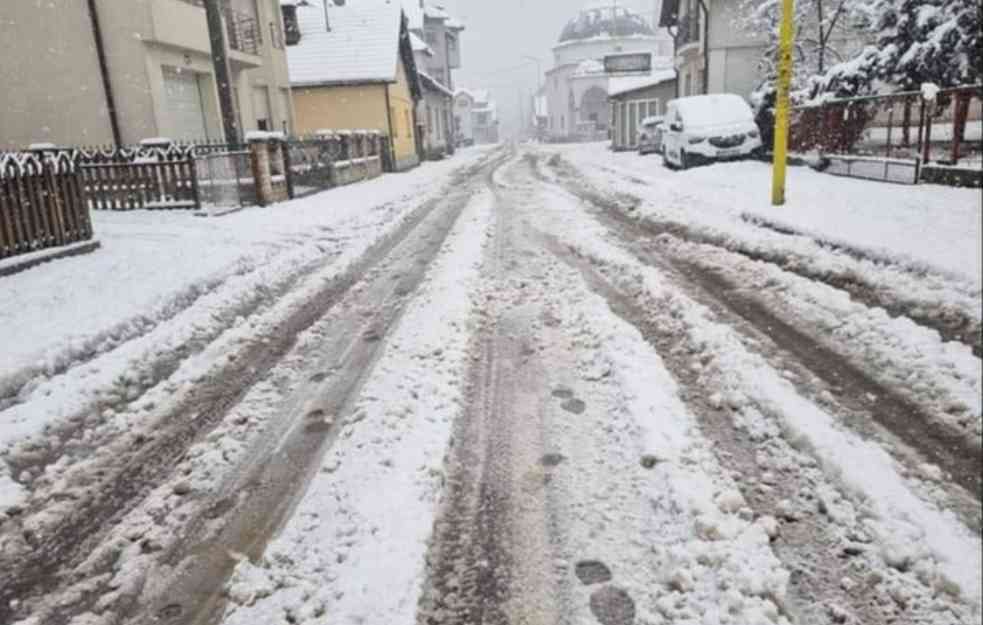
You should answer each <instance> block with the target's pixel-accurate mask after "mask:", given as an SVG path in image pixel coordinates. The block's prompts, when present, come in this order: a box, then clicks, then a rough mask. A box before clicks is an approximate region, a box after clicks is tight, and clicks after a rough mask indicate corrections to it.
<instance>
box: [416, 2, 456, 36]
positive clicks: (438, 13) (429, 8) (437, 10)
mask: <svg viewBox="0 0 983 625" xmlns="http://www.w3.org/2000/svg"><path fill="white" fill-rule="evenodd" d="M403 11H404V12H405V13H406V18H407V19H408V20H409V23H410V29H411V30H418V31H422V30H423V20H424V17H426V18H427V19H431V20H440V21H443V22H444V25H445V26H446V27H447V28H450V29H451V30H464V24H463V23H462V22H461V21H460V20H459V19H457V18H455V17H454V16H453V15H451V14H450V13H449V12H448V11H447V9H446V8H444V6H443V5H440V4H430V3H424V5H423V7H420V2H419V0H403Z"/></svg>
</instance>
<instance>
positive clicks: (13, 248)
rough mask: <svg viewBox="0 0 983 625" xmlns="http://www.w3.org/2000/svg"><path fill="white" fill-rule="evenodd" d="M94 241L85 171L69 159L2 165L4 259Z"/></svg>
mask: <svg viewBox="0 0 983 625" xmlns="http://www.w3.org/2000/svg"><path fill="white" fill-rule="evenodd" d="M91 238H92V221H91V220H90V218H89V209H88V202H87V199H86V196H85V187H84V185H83V184H82V177H81V172H79V170H78V168H77V167H76V166H75V165H74V163H72V162H71V161H70V160H68V159H63V158H49V159H42V158H40V157H35V156H29V157H26V158H22V159H14V158H9V159H2V162H0V258H8V257H11V256H16V255H18V254H26V253H28V252H34V251H37V250H41V249H45V248H50V247H58V246H62V245H68V244H70V243H75V242H78V241H86V240H88V239H91Z"/></svg>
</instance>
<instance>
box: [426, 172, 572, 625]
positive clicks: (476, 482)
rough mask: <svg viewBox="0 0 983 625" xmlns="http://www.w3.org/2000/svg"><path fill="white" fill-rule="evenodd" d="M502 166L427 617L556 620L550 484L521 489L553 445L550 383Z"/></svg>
mask: <svg viewBox="0 0 983 625" xmlns="http://www.w3.org/2000/svg"><path fill="white" fill-rule="evenodd" d="M500 171H501V169H498V170H496V171H495V172H494V173H493V175H492V176H490V177H489V180H488V185H489V186H490V187H491V188H492V189H493V191H494V193H495V204H496V215H497V220H496V228H495V244H494V248H493V250H492V251H491V259H490V260H489V261H486V266H488V267H489V273H490V275H489V276H487V277H486V278H485V280H486V281H487V282H490V284H491V285H492V286H489V287H487V291H488V295H487V298H488V307H489V310H488V313H487V316H486V318H485V322H484V327H483V328H481V330H480V331H479V335H478V339H477V340H476V346H475V357H474V361H475V363H476V366H475V367H474V368H473V370H472V372H471V376H470V377H471V379H470V382H469V390H468V396H469V402H468V407H467V408H466V410H465V413H464V414H463V415H462V416H461V418H460V419H459V420H458V422H457V424H456V426H455V436H454V441H455V442H454V447H453V449H452V452H451V458H450V462H449V467H448V471H449V477H448V488H447V494H446V495H445V499H444V503H443V504H442V506H441V510H440V511H439V513H438V518H437V520H436V522H435V525H434V535H433V538H432V540H431V548H430V553H429V555H428V557H427V562H428V579H427V582H426V585H425V589H424V593H423V598H422V600H421V605H420V608H419V611H418V615H417V623H418V624H419V625H458V624H459V623H475V624H478V623H487V624H488V625H508V624H509V623H516V622H541V623H550V622H559V615H560V613H561V610H562V609H563V606H561V605H560V604H559V603H558V598H559V597H561V594H560V591H559V590H558V588H557V586H556V584H555V580H554V579H553V577H552V575H551V573H552V558H551V557H550V555H549V554H550V545H551V543H552V539H551V536H550V529H549V528H550V523H549V521H548V518H547V517H548V515H549V512H548V511H547V503H546V500H545V499H544V498H543V497H542V495H543V492H542V488H543V484H542V482H540V483H539V484H532V483H529V484H527V486H529V487H530V489H531V490H528V491H523V490H522V485H523V484H526V482H525V477H526V476H527V475H528V471H529V469H530V467H534V466H537V463H538V461H539V459H540V458H542V457H543V454H544V453H545V452H544V450H543V447H542V441H541V438H540V434H541V428H542V420H543V418H544V416H543V410H542V404H543V398H545V397H548V389H546V388H538V386H537V385H538V384H540V385H541V384H542V382H543V381H544V378H545V376H543V375H541V374H542V371H541V369H542V365H541V363H536V362H535V356H534V353H535V350H534V348H532V347H531V344H532V342H533V338H532V337H531V336H530V327H531V325H532V324H531V323H530V319H529V318H528V316H527V315H528V309H527V307H525V306H524V302H523V301H522V300H523V298H522V296H521V294H520V295H518V296H516V298H515V299H512V295H513V294H512V293H510V292H509V291H510V290H509V289H508V287H507V285H506V282H507V281H508V279H509V276H510V274H511V271H510V269H511V267H512V266H513V265H512V263H515V262H516V260H515V255H516V254H517V252H516V250H515V249H514V246H513V237H514V235H513V230H514V228H515V227H516V225H515V224H514V223H513V220H512V218H511V213H512V210H511V208H510V207H507V206H505V204H504V203H505V202H507V201H508V200H507V199H506V198H504V197H503V195H502V189H503V188H507V186H506V185H507V183H504V182H502V181H501V179H500V178H499V176H498V173H499V172H500ZM531 360H532V361H533V362H532V363H531V362H530V361H531ZM530 387H532V389H533V390H532V391H531V390H530ZM537 388H538V390H539V391H540V392H539V393H538V394H537V393H536V392H535V389H537Z"/></svg>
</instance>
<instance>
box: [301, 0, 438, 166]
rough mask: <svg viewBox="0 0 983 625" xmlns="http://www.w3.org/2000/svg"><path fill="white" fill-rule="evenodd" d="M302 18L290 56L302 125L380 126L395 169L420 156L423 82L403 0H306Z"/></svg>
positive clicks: (306, 129) (307, 129) (308, 128)
mask: <svg viewBox="0 0 983 625" xmlns="http://www.w3.org/2000/svg"><path fill="white" fill-rule="evenodd" d="M296 20H297V21H296V35H297V41H296V44H294V45H291V46H290V48H289V51H288V60H289V64H290V83H291V85H292V88H293V96H294V105H295V108H296V112H297V122H296V125H297V130H298V132H300V133H302V134H308V133H316V132H318V131H319V130H378V131H380V132H382V133H383V134H385V135H387V136H388V137H390V143H391V146H392V151H393V154H392V156H393V164H394V166H395V168H396V169H398V170H403V169H407V168H410V167H413V166H414V165H416V164H418V163H419V162H420V158H419V153H418V137H417V129H416V124H415V123H414V109H415V107H416V104H417V102H418V101H420V99H421V98H422V90H421V87H420V81H419V77H418V76H417V72H416V63H415V61H414V59H413V49H412V44H411V42H410V33H409V29H408V24H407V21H406V18H405V16H404V15H403V13H402V11H401V10H400V8H399V6H397V5H393V4H384V3H374V2H364V3H363V2H352V3H349V4H348V5H346V6H337V5H335V4H334V2H331V1H328V2H325V0H306V2H304V3H299V4H298V5H297V7H296ZM288 27H289V28H290V29H291V30H293V29H294V28H295V27H294V25H293V23H291V24H289V25H288ZM353 41H355V42H359V43H360V45H353V44H352V42H353Z"/></svg>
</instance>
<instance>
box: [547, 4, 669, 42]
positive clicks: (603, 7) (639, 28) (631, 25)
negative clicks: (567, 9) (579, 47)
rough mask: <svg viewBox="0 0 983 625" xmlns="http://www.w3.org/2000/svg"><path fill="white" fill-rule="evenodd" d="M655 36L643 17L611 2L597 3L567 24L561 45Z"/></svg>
mask: <svg viewBox="0 0 983 625" xmlns="http://www.w3.org/2000/svg"><path fill="white" fill-rule="evenodd" d="M632 35H650V36H654V35H655V31H653V30H652V27H651V26H650V25H649V23H648V22H646V21H645V18H643V17H642V16H641V15H639V14H637V13H634V12H632V11H629V10H628V9H626V8H625V7H620V6H617V5H614V4H610V3H609V2H603V1H602V2H595V3H592V4H591V5H590V6H588V7H587V8H585V9H583V10H582V11H581V12H580V14H579V15H578V16H577V17H575V18H573V19H572V20H570V21H569V22H567V25H566V27H564V29H563V33H561V34H560V43H566V42H569V41H582V40H584V39H592V38H594V37H602V36H608V37H630V36H632Z"/></svg>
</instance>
